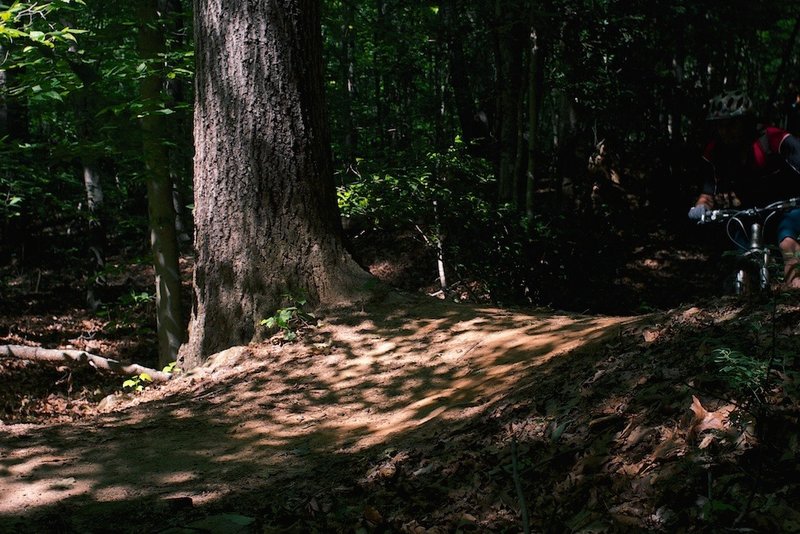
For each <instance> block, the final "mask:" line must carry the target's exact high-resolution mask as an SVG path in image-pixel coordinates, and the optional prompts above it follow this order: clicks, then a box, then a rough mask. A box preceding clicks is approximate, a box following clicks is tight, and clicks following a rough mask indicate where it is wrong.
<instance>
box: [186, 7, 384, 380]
mask: <svg viewBox="0 0 800 534" xmlns="http://www.w3.org/2000/svg"><path fill="white" fill-rule="evenodd" d="M195 7H196V9H195V31H196V33H195V43H196V58H197V68H196V72H197V74H196V99H195V129H194V132H195V249H196V266H195V275H194V297H195V298H194V303H193V310H192V320H191V323H190V327H189V332H190V334H189V341H188V343H187V344H186V345H184V347H183V348H182V349H181V357H180V358H181V367H183V368H191V367H194V366H196V365H198V364H200V363H201V362H202V361H204V360H205V359H206V358H207V357H208V356H209V355H211V354H214V353H216V352H219V351H221V350H224V349H226V348H228V347H231V346H235V345H241V344H246V343H248V342H250V341H253V340H259V339H261V338H262V337H264V334H265V333H266V332H264V331H263V329H262V328H261V327H259V323H260V321H261V320H262V319H264V318H266V317H268V316H270V315H272V314H273V313H274V311H275V310H276V309H277V308H279V307H281V306H282V303H283V302H284V298H283V295H284V294H286V293H289V294H292V295H294V296H296V297H298V296H299V295H301V294H302V295H303V296H304V297H306V298H307V299H308V301H309V303H310V304H324V305H330V304H337V303H343V302H348V301H351V300H352V299H355V298H360V297H363V296H366V293H367V291H368V289H369V286H370V283H371V278H370V277H369V275H368V274H367V273H365V272H364V271H362V270H361V269H360V268H359V267H358V266H357V265H356V263H355V262H354V261H353V260H352V259H351V258H350V256H349V255H348V254H347V252H346V251H345V248H344V245H343V241H342V238H341V223H340V220H339V214H338V208H337V205H336V195H335V189H334V185H333V173H332V163H331V155H330V145H329V133H328V131H327V123H326V119H325V115H324V110H325V106H324V102H323V78H322V40H321V33H320V13H319V11H320V6H319V3H318V1H315V0H267V1H263V2H242V3H232V2H225V1H223V0H199V1H198V2H196V4H195Z"/></svg>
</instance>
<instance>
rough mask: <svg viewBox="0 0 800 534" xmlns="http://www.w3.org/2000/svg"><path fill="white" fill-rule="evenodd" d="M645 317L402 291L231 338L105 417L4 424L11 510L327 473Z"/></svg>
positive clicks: (463, 411)
mask: <svg viewBox="0 0 800 534" xmlns="http://www.w3.org/2000/svg"><path fill="white" fill-rule="evenodd" d="M633 322H634V320H633V319H630V318H621V317H584V316H570V315H553V314H552V312H550V313H548V312H542V313H541V314H539V313H535V312H532V313H526V312H511V311H507V310H500V309H491V308H474V307H469V306H464V305H451V304H447V303H442V302H439V301H432V300H431V299H419V298H416V297H410V296H400V295H394V296H391V297H389V300H388V301H387V302H384V303H382V304H381V305H377V306H374V307H372V308H369V309H366V310H362V311H356V312H352V311H351V312H349V313H347V314H342V315H339V316H329V317H326V318H325V321H324V324H322V326H320V327H319V328H317V329H315V330H313V331H312V332H311V333H310V334H308V335H307V336H306V337H305V338H304V339H303V341H302V342H299V343H295V344H288V345H283V346H276V345H269V344H268V345H259V346H250V347H237V348H233V349H230V350H227V351H225V352H223V353H220V354H219V355H216V356H215V357H214V358H212V360H211V361H210V362H209V365H208V366H206V367H203V368H201V369H197V370H195V371H193V372H191V373H188V374H186V375H184V376H182V377H181V378H179V379H176V380H174V381H173V382H171V383H169V384H167V385H166V386H163V387H161V388H159V389H154V390H151V391H146V392H145V393H143V394H141V395H139V396H137V397H136V398H133V399H118V400H117V401H116V404H114V403H113V402H111V403H110V404H111V405H112V406H111V407H110V408H109V411H108V412H107V413H104V414H102V415H99V416H97V417H96V418H91V419H87V420H84V421H79V422H77V423H71V424H61V425H55V426H53V425H9V426H4V427H0V518H9V517H13V516H24V515H29V514H33V515H36V514H42V513H54V512H53V511H54V510H59V509H60V510H64V509H70V510H75V509H77V508H78V507H85V506H86V505H89V506H94V507H102V509H103V513H105V514H113V513H116V512H115V511H118V512H119V513H126V514H127V513H130V510H129V509H130V508H131V507H133V506H143V503H144V506H150V507H151V508H152V507H156V508H157V507H158V506H167V505H166V504H163V503H175V502H181V501H180V500H175V499H179V498H185V497H189V498H191V499H192V503H193V505H194V506H201V505H206V504H208V505H213V503H214V502H216V501H218V500H220V499H222V498H224V497H225V496H226V495H236V494H237V493H240V492H247V491H251V490H255V489H257V488H260V487H266V486H269V487H272V488H275V487H280V485H281V484H283V483H286V484H292V483H294V482H293V481H297V480H304V479H305V480H308V479H309V478H313V477H324V476H326V473H331V472H333V471H334V470H336V469H337V465H339V464H342V463H352V462H358V455H359V453H360V452H362V451H366V450H368V449H370V448H374V447H384V448H388V447H397V446H399V444H400V443H403V442H419V441H421V440H425V439H426V436H429V435H430V434H431V432H432V431H433V430H434V429H436V428H441V427H442V425H453V424H457V422H458V421H461V420H465V419H467V418H470V417H474V416H475V415H478V414H480V413H482V412H483V411H485V410H486V409H487V408H490V407H491V406H493V405H494V404H495V403H497V402H498V401H500V400H501V399H503V398H504V397H505V396H507V395H508V394H509V392H511V391H517V392H519V391H520V390H525V389H527V388H536V385H537V380H539V379H541V378H542V376H543V373H547V372H549V371H550V368H549V367H548V366H547V365H546V364H548V362H551V361H553V360H554V359H559V357H562V356H565V355H567V354H570V353H573V352H574V351H577V350H581V349H586V350H589V349H591V347H593V346H595V345H596V344H597V343H598V342H599V341H600V340H602V339H608V337H609V336H620V335H621V333H622V331H623V328H624V327H626V326H630V325H631V324H632V323H633ZM95 516H97V514H95ZM87 517H88V515H87ZM72 525H73V527H74V522H73V523H72Z"/></svg>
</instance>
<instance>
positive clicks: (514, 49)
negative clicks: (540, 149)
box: [495, 0, 522, 204]
mask: <svg viewBox="0 0 800 534" xmlns="http://www.w3.org/2000/svg"><path fill="white" fill-rule="evenodd" d="M495 15H496V20H497V24H498V28H497V32H498V37H497V39H498V56H497V61H498V69H497V71H498V79H497V85H498V92H497V98H498V104H497V109H498V115H497V118H498V121H499V130H498V133H499V141H500V154H499V159H498V171H497V181H498V187H499V189H498V195H499V199H500V202H508V203H512V204H513V203H515V202H516V201H517V198H516V193H517V191H516V187H515V180H514V164H515V162H516V153H517V136H518V113H519V98H520V92H521V91H520V82H521V70H522V68H521V67H522V65H521V63H522V48H521V46H520V41H519V39H518V38H517V37H518V36H517V33H518V26H517V23H516V17H514V16H513V13H511V12H509V9H508V5H507V4H506V3H504V2H502V0H496V1H495Z"/></svg>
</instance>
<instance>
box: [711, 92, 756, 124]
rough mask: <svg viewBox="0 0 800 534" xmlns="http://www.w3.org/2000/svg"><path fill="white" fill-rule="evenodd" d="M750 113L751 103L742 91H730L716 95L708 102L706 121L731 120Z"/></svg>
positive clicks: (751, 109)
mask: <svg viewBox="0 0 800 534" xmlns="http://www.w3.org/2000/svg"><path fill="white" fill-rule="evenodd" d="M752 112H753V101H752V100H750V98H749V97H748V96H747V95H746V94H744V92H743V91H730V92H727V93H723V94H721V95H717V96H715V97H714V98H712V99H711V100H710V101H709V103H708V117H706V120H709V121H717V120H723V119H733V118H735V117H743V116H746V115H749V114H751V113H752Z"/></svg>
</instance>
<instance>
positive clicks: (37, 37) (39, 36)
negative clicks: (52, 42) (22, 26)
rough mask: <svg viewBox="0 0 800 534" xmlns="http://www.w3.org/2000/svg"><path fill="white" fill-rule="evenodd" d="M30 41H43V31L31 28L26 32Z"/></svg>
mask: <svg viewBox="0 0 800 534" xmlns="http://www.w3.org/2000/svg"><path fill="white" fill-rule="evenodd" d="M28 37H29V38H30V39H31V40H32V41H44V32H40V31H37V30H33V31H31V32H30V33H29V34H28Z"/></svg>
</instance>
